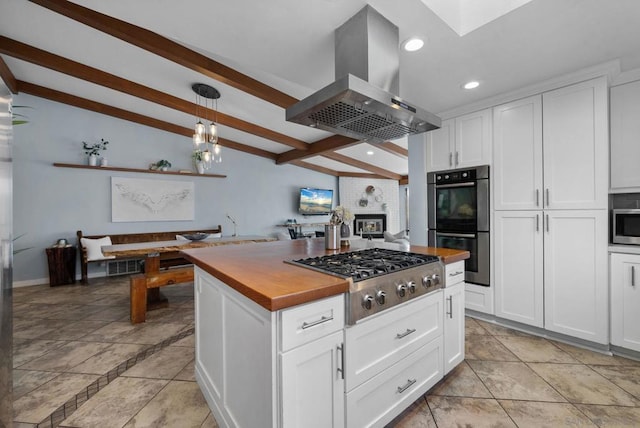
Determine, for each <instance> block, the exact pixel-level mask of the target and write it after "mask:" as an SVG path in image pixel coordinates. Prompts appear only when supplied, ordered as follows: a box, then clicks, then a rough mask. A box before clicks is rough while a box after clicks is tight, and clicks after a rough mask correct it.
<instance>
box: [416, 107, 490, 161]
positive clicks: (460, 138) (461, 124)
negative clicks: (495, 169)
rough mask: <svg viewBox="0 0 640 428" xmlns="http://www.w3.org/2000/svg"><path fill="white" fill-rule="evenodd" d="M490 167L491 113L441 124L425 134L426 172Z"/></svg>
mask: <svg viewBox="0 0 640 428" xmlns="http://www.w3.org/2000/svg"><path fill="white" fill-rule="evenodd" d="M490 163H491V109H485V110H480V111H477V112H474V113H470V114H466V115H464V116H460V117H456V118H455V119H449V120H444V121H442V126H441V127H440V129H436V130H434V131H430V132H428V133H427V171H441V170H445V169H454V168H467V167H471V166H478V165H488V164H490Z"/></svg>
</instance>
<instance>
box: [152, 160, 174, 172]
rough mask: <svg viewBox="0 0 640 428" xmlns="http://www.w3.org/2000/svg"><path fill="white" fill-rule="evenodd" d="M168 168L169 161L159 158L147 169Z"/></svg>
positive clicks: (164, 169) (162, 169)
mask: <svg viewBox="0 0 640 428" xmlns="http://www.w3.org/2000/svg"><path fill="white" fill-rule="evenodd" d="M169 168H171V162H169V161H168V160H166V159H160V160H159V161H158V162H156V163H152V164H151V165H150V166H149V169H150V170H153V171H156V170H158V171H168V170H169Z"/></svg>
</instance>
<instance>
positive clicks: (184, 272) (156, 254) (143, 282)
mask: <svg viewBox="0 0 640 428" xmlns="http://www.w3.org/2000/svg"><path fill="white" fill-rule="evenodd" d="M275 240H276V238H272V237H265V236H225V237H221V238H211V239H203V240H200V241H184V240H173V241H154V242H136V243H132V244H117V245H105V246H103V247H102V254H104V255H105V257H112V256H113V257H116V258H120V259H123V258H143V260H144V273H143V274H139V275H132V276H131V278H130V280H129V284H130V293H129V294H130V295H129V298H130V299H129V300H130V302H131V311H130V313H131V323H132V324H137V323H140V322H144V321H145V320H146V313H147V311H149V310H153V309H159V308H164V307H167V306H168V304H169V301H168V299H167V298H166V297H164V296H163V295H162V293H160V287H163V286H166V285H171V284H179V283H182V282H189V281H193V266H192V265H190V264H189V262H188V261H186V260H184V261H181V262H180V260H181V257H180V251H182V250H186V249H191V248H205V247H215V246H220V245H238V244H252V243H257V242H269V241H275ZM162 261H167V262H168V263H167V266H171V265H172V264H174V265H176V264H184V265H187V264H189V265H188V266H184V267H180V268H175V269H166V270H161V262H162Z"/></svg>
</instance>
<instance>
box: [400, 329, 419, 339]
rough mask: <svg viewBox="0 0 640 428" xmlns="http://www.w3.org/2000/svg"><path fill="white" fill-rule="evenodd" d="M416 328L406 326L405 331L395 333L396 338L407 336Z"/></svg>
mask: <svg viewBox="0 0 640 428" xmlns="http://www.w3.org/2000/svg"><path fill="white" fill-rule="evenodd" d="M415 332H416V329H415V328H408V329H407V331H405V332H404V333H398V334H396V339H402V338H403V337H407V336H409V335H410V334H411V333H415Z"/></svg>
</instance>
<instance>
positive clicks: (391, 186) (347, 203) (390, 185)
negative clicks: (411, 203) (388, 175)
mask: <svg viewBox="0 0 640 428" xmlns="http://www.w3.org/2000/svg"><path fill="white" fill-rule="evenodd" d="M368 186H373V187H374V188H375V191H374V193H372V194H367V192H366V189H367V187H368ZM339 187H340V205H342V206H344V207H346V208H348V209H349V210H351V212H352V213H353V214H380V213H385V214H386V215H387V230H388V231H389V232H391V233H397V232H399V231H400V230H401V228H402V229H404V220H402V223H403V224H402V226H401V219H400V196H399V191H400V186H399V185H398V181H397V180H387V179H370V178H356V177H340V180H339ZM360 199H365V200H367V205H366V206H365V207H362V206H360V204H359V201H360Z"/></svg>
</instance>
